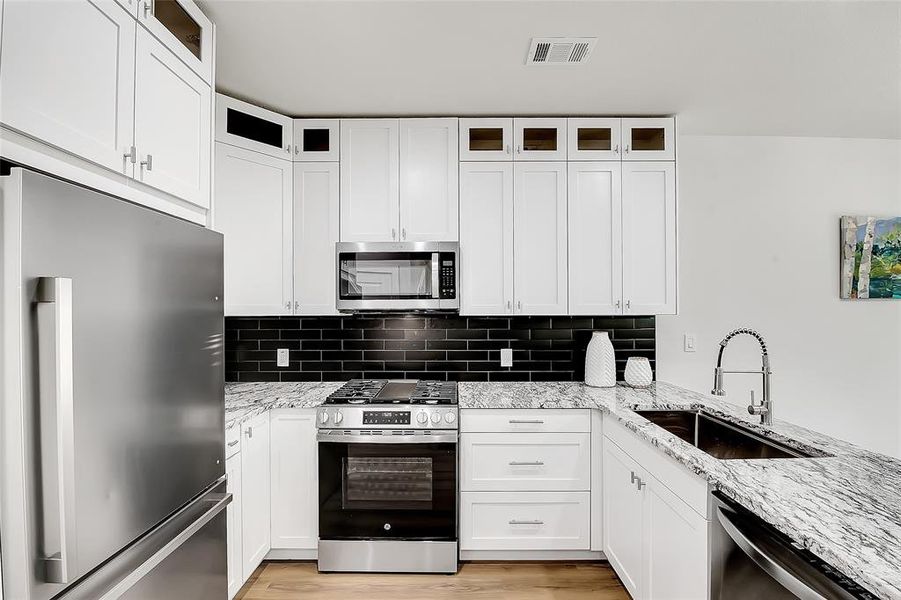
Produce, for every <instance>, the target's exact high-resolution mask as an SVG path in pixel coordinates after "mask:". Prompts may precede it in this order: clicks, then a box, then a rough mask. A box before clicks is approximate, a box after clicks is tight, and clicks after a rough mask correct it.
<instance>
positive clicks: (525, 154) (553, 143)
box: [513, 118, 566, 160]
mask: <svg viewBox="0 0 901 600" xmlns="http://www.w3.org/2000/svg"><path fill="white" fill-rule="evenodd" d="M513 143H514V145H515V151H514V152H515V153H514V155H513V160H566V119H558V118H554V119H513Z"/></svg>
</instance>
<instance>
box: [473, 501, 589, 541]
mask: <svg viewBox="0 0 901 600" xmlns="http://www.w3.org/2000/svg"><path fill="white" fill-rule="evenodd" d="M590 496H591V494H590V493H589V492H514V493H499V492H464V493H463V494H461V495H460V499H461V500H460V504H461V506H460V548H461V550H588V547H589V542H590V539H591V534H590V517H589V505H590Z"/></svg>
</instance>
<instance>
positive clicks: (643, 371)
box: [624, 356, 654, 388]
mask: <svg viewBox="0 0 901 600" xmlns="http://www.w3.org/2000/svg"><path fill="white" fill-rule="evenodd" d="M624 376H625V379H626V383H628V384H629V385H631V386H632V387H639V388H643V387H648V386H649V385H651V382H652V381H654V372H653V371H652V370H651V363H650V361H648V359H647V358H645V357H643V356H630V357H629V360H627V361H626V372H625V373H624Z"/></svg>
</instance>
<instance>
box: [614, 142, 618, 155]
mask: <svg viewBox="0 0 901 600" xmlns="http://www.w3.org/2000/svg"><path fill="white" fill-rule="evenodd" d="M613 153H614V154H619V144H617V145H616V146H614V147H613Z"/></svg>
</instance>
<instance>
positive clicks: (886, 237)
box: [841, 216, 901, 299]
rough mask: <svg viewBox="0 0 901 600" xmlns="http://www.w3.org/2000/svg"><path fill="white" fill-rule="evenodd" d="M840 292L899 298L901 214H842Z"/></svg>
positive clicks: (849, 296)
mask: <svg viewBox="0 0 901 600" xmlns="http://www.w3.org/2000/svg"><path fill="white" fill-rule="evenodd" d="M841 228H842V273H841V295H842V298H846V299H868V298H901V217H885V218H883V217H855V216H844V217H842V220H841Z"/></svg>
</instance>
